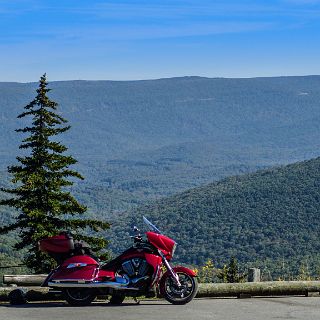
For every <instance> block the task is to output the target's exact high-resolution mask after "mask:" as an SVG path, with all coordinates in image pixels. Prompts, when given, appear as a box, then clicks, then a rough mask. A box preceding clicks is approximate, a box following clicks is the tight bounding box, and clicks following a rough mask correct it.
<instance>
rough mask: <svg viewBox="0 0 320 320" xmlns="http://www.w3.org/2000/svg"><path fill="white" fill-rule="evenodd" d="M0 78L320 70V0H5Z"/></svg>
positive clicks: (0, 3)
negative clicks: (45, 73) (42, 75)
mask: <svg viewBox="0 0 320 320" xmlns="http://www.w3.org/2000/svg"><path fill="white" fill-rule="evenodd" d="M0 30H1V33H0V61H1V63H0V81H18V82H29V81H37V80H38V79H39V77H40V75H41V74H43V73H44V72H47V75H48V79H49V80H50V81H53V80H73V79H83V80H100V79H106V80H107V79H108V80H127V79H128V80H130V79H152V78H163V77H173V76H184V75H199V76H207V77H257V76H279V75H307V74H320V41H319V40H320V0H269V1H250V0H244V1H241V0H238V1H236V0H231V1H228V0H224V1H214V0H212V1H209V0H184V1H182V0H126V1H125V0H111V1H100V0H90V1H88V0H86V1H83V0H76V1H73V0H70V1H62V0H61V1H56V0H55V1H48V0H28V1H25V0H0Z"/></svg>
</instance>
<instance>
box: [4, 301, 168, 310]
mask: <svg viewBox="0 0 320 320" xmlns="http://www.w3.org/2000/svg"><path fill="white" fill-rule="evenodd" d="M137 305H138V306H144V305H145V306H152V305H155V306H161V305H165V304H163V302H162V301H161V300H143V301H140V302H139V303H137V302H135V301H128V302H123V303H122V304H120V305H114V304H111V303H109V302H108V301H106V302H93V303H92V304H90V305H88V306H71V305H69V304H68V303H66V302H64V301H57V302H56V301H55V302H47V301H46V302H33V301H31V302H28V303H25V304H18V305H13V304H10V303H4V304H0V307H6V308H17V309H24V308H25V309H29V308H96V307H106V308H122V307H135V306H137Z"/></svg>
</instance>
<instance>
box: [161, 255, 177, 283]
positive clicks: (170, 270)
mask: <svg viewBox="0 0 320 320" xmlns="http://www.w3.org/2000/svg"><path fill="white" fill-rule="evenodd" d="M158 252H159V254H160V256H161V258H162V261H163V263H164V265H165V266H166V268H167V270H168V272H169V273H170V274H171V276H172V278H173V279H174V281H175V283H176V285H177V286H178V287H181V283H180V281H179V276H178V275H177V274H176V273H175V272H174V270H173V269H172V268H171V266H170V263H169V262H168V260H167V259H166V257H165V255H164V254H163V253H162V251H161V250H159V249H158Z"/></svg>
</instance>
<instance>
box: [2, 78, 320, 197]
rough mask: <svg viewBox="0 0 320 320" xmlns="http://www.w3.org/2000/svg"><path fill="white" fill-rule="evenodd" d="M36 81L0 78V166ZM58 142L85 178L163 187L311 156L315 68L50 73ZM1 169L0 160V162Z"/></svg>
mask: <svg viewBox="0 0 320 320" xmlns="http://www.w3.org/2000/svg"><path fill="white" fill-rule="evenodd" d="M36 86H37V84H36V83H25V84H23V83H0V126H1V139H0V159H1V162H0V167H1V168H2V169H3V170H5V166H6V165H7V164H12V162H14V158H15V156H16V155H17V153H18V144H19V141H21V138H22V135H20V134H17V133H16V132H14V130H15V129H17V128H20V127H23V126H24V123H22V121H21V119H16V116H17V115H18V114H19V113H21V110H22V108H23V106H25V105H26V104H27V103H28V102H29V101H30V100H31V99H32V97H33V95H34V92H35V88H36ZM50 87H51V88H52V91H51V92H50V93H49V94H50V97H51V98H52V99H53V100H55V101H57V102H58V103H59V104H60V107H59V110H60V111H61V113H62V115H63V116H64V117H65V118H66V119H68V120H69V122H70V124H71V126H72V129H71V130H70V132H69V133H68V134H65V135H64V136H63V137H62V138H63V141H62V142H63V143H64V144H65V145H67V146H69V148H70V153H71V154H72V155H74V156H75V157H76V158H77V159H78V160H79V167H78V169H79V170H80V171H81V172H82V173H83V174H84V175H85V176H86V178H87V182H88V183H94V184H96V185H99V186H100V185H104V186H105V187H112V188H113V189H114V188H116V189H119V190H120V191H121V192H122V191H123V190H124V191H127V189H128V188H129V189H132V188H133V189H134V190H138V193H139V192H140V193H141V194H142V193H145V194H148V193H151V195H152V196H153V197H156V196H157V195H161V196H163V195H168V194H172V193H173V192H177V191H180V190H185V189H187V188H191V187H194V186H197V185H201V184H203V183H209V182H211V181H213V180H217V179H220V178H222V177H225V176H228V175H234V174H238V173H241V172H248V171H254V170H256V169H259V168H263V167H266V166H272V165H277V164H286V163H290V162H295V161H299V160H304V159H309V158H312V157H315V156H318V155H319V153H318V150H319V141H318V136H319V131H320V130H319V126H318V123H319V121H320V108H319V101H320V76H305V77H275V78H251V79H224V78H212V79H210V78H201V77H181V78H169V79H159V80H144V81H58V82H52V83H50ZM1 168H0V169H1Z"/></svg>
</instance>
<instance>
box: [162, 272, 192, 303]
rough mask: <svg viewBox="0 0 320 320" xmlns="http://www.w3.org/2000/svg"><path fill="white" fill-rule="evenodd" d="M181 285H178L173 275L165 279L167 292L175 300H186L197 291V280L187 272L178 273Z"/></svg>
mask: <svg viewBox="0 0 320 320" xmlns="http://www.w3.org/2000/svg"><path fill="white" fill-rule="evenodd" d="M178 276H179V281H180V283H181V287H178V286H177V285H176V283H175V281H174V280H173V279H172V277H168V278H167V279H166V281H165V286H164V289H165V293H166V295H167V297H168V298H170V299H171V300H173V301H176V302H179V301H181V302H182V301H185V300H188V298H189V297H190V296H192V295H193V293H194V291H195V286H196V284H195V280H194V278H193V277H191V276H189V275H188V274H186V273H178Z"/></svg>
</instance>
